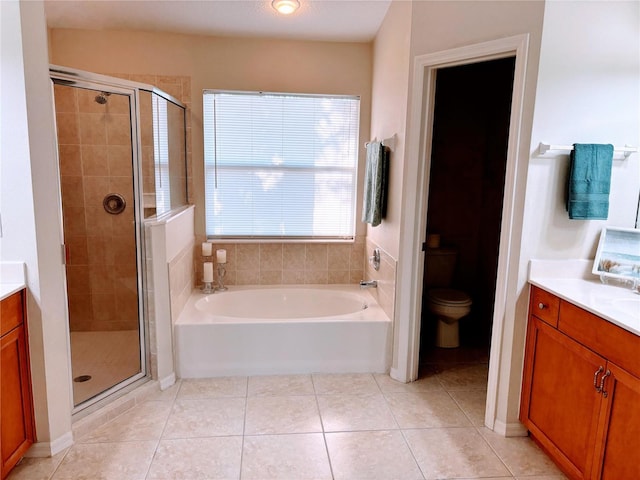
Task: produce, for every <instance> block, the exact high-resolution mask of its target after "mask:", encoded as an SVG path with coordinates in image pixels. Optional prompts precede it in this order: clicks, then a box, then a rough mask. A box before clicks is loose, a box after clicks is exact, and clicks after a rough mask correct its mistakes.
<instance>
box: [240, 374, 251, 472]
mask: <svg viewBox="0 0 640 480" xmlns="http://www.w3.org/2000/svg"><path fill="white" fill-rule="evenodd" d="M248 406H249V376H248V375H247V377H246V385H245V396H244V418H243V419H242V442H241V444H240V465H239V469H238V480H240V479H241V478H242V462H243V460H244V439H245V436H246V429H247V409H248Z"/></svg>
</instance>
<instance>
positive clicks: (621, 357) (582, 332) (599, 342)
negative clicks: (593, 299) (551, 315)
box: [558, 301, 640, 377]
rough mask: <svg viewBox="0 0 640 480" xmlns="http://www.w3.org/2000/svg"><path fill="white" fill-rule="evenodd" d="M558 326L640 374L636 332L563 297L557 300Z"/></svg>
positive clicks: (610, 358)
mask: <svg viewBox="0 0 640 480" xmlns="http://www.w3.org/2000/svg"><path fill="white" fill-rule="evenodd" d="M558 329H559V330H560V331H562V332H564V333H566V334H567V335H569V336H570V337H572V338H574V339H575V340H577V341H578V342H580V343H582V344H583V345H585V346H586V347H587V348H590V349H591V350H593V351H595V352H598V353H599V354H600V355H602V356H603V357H605V358H607V359H608V360H610V361H612V362H613V363H615V364H617V365H619V366H620V367H622V368H623V369H625V370H627V371H628V372H630V373H632V374H633V375H636V376H638V377H640V356H638V352H639V351H640V337H638V336H637V335H634V334H633V333H631V332H628V331H627V330H625V329H623V328H620V327H618V326H617V325H615V324H613V323H610V322H608V321H606V320H603V319H602V318H600V317H598V316H596V315H594V314H592V313H590V312H587V311H586V310H584V309H582V308H580V307H576V306H575V305H573V304H571V303H569V302H565V301H561V302H560V321H559V322H558Z"/></svg>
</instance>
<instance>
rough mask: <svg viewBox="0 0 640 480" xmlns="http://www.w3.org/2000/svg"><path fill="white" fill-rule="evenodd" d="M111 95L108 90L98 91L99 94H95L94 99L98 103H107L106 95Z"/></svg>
mask: <svg viewBox="0 0 640 480" xmlns="http://www.w3.org/2000/svg"><path fill="white" fill-rule="evenodd" d="M109 95H111V93H109V92H100V95H96V98H95V101H96V103H99V104H100V105H104V104H105V103H107V97H108V96H109Z"/></svg>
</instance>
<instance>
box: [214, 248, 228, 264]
mask: <svg viewBox="0 0 640 480" xmlns="http://www.w3.org/2000/svg"><path fill="white" fill-rule="evenodd" d="M216 260H217V261H218V263H227V251H226V250H222V249H221V250H217V251H216Z"/></svg>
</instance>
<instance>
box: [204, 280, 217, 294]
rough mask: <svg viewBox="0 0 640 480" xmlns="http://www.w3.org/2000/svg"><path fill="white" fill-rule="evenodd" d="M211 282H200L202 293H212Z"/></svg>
mask: <svg viewBox="0 0 640 480" xmlns="http://www.w3.org/2000/svg"><path fill="white" fill-rule="evenodd" d="M214 292H215V289H214V288H213V282H204V281H203V282H202V293H214Z"/></svg>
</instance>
